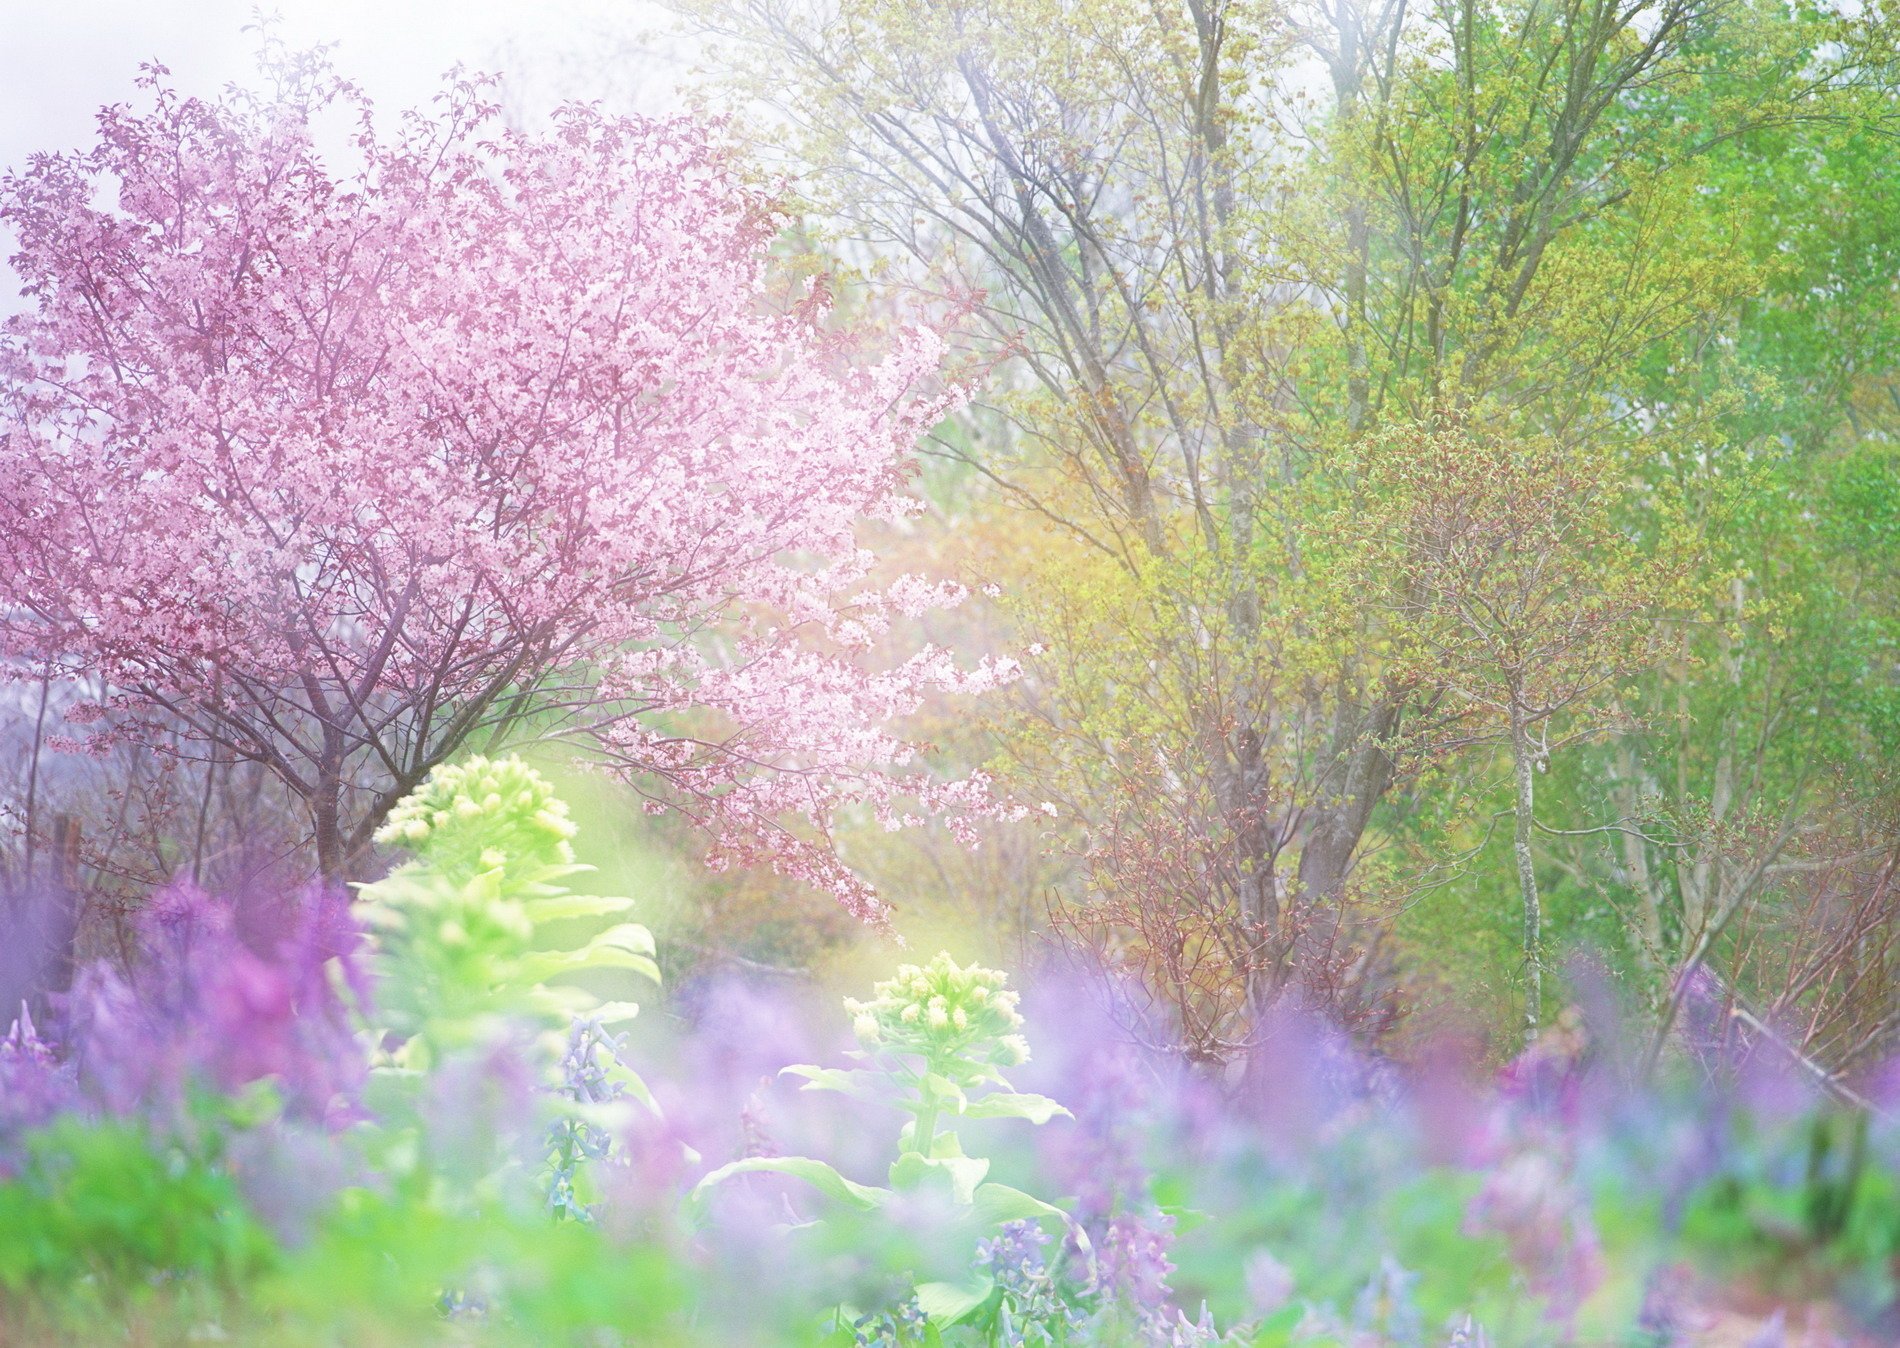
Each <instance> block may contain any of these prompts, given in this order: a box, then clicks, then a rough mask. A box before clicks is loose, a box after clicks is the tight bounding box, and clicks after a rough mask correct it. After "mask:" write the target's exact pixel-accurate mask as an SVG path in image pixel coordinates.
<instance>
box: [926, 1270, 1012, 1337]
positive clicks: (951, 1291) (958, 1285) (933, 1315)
mask: <svg viewBox="0 0 1900 1348" xmlns="http://www.w3.org/2000/svg"><path fill="white" fill-rule="evenodd" d="M995 1290H996V1280H995V1279H994V1278H992V1277H990V1276H989V1275H988V1274H987V1273H976V1274H972V1275H971V1276H970V1277H969V1278H968V1279H967V1280H965V1281H963V1282H926V1283H919V1284H918V1285H917V1306H918V1309H920V1310H921V1311H923V1313H924V1314H925V1315H927V1316H929V1317H930V1321H931V1323H932V1324H935V1325H937V1326H938V1327H940V1328H945V1329H947V1328H949V1327H950V1326H951V1325H954V1324H956V1323H957V1322H958V1321H959V1320H963V1319H967V1318H968V1317H969V1316H970V1315H971V1314H972V1313H973V1312H975V1311H977V1310H980V1309H981V1308H982V1306H983V1303H984V1302H986V1301H988V1300H989V1299H990V1295H991V1294H992V1293H993V1292H994V1291H995Z"/></svg>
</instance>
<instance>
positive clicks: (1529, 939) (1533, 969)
mask: <svg viewBox="0 0 1900 1348" xmlns="http://www.w3.org/2000/svg"><path fill="white" fill-rule="evenodd" d="M1511 766H1512V769H1513V771H1514V774H1515V776H1516V780H1517V808H1516V812H1515V813H1516V816H1517V818H1516V821H1515V826H1514V827H1513V828H1512V830H1511V834H1512V836H1511V850H1512V851H1513V852H1514V853H1516V855H1517V887H1518V891H1519V893H1520V894H1521V895H1522V896H1523V899H1524V1037H1525V1038H1526V1039H1527V1040H1529V1039H1532V1038H1535V1037H1536V1034H1537V1025H1538V1020H1539V1018H1540V1014H1541V1012H1542V1010H1543V1001H1544V954H1543V922H1544V913H1543V905H1542V903H1541V901H1540V900H1539V898H1538V894H1537V866H1536V864H1535V861H1534V860H1533V858H1532V856H1531V830H1532V829H1533V828H1534V827H1535V825H1536V815H1535V814H1534V812H1533V810H1534V806H1535V792H1536V779H1535V778H1534V777H1533V776H1532V773H1533V772H1534V771H1535V763H1534V757H1533V754H1532V752H1531V735H1530V723H1529V722H1528V721H1527V720H1526V719H1525V716H1524V708H1523V707H1522V706H1521V705H1520V704H1519V703H1518V701H1517V699H1516V698H1512V699H1511Z"/></svg>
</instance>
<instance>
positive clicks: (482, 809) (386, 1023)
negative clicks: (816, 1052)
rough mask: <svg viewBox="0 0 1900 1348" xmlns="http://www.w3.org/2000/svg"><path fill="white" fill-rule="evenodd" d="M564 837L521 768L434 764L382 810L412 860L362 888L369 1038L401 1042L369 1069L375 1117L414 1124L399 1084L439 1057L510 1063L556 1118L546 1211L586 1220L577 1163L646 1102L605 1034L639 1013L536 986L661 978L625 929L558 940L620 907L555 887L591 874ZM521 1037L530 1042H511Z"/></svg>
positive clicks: (544, 785) (417, 1077)
mask: <svg viewBox="0 0 1900 1348" xmlns="http://www.w3.org/2000/svg"><path fill="white" fill-rule="evenodd" d="M574 832H575V828H574V824H573V822H572V821H571V820H570V819H569V818H568V813H567V806H566V804H565V803H564V802H563V801H561V800H560V799H559V798H558V797H556V796H555V794H554V789H553V787H552V786H551V785H549V783H548V782H547V780H546V779H545V778H543V777H542V776H541V775H540V774H539V773H537V772H536V771H534V769H532V768H530V767H529V766H528V765H527V764H525V763H523V762H522V761H521V760H520V759H519V758H515V757H509V758H504V759H496V760H490V759H487V758H483V757H480V756H475V757H471V758H469V759H467V760H466V761H464V762H462V763H460V764H455V765H449V766H444V767H441V768H437V769H436V770H435V772H433V773H432V774H431V775H430V777H429V779H428V781H427V782H425V783H424V784H423V786H422V787H421V788H420V789H419V790H417V791H416V792H415V793H414V794H412V795H410V796H409V797H407V798H406V799H404V800H403V801H402V802H401V803H400V804H398V805H397V806H396V807H395V809H394V810H392V811H391V813H390V817H389V820H388V822H387V823H386V824H385V825H384V826H383V829H382V830H381V832H380V833H379V834H378V835H377V836H378V841H380V842H382V843H384V844H386V845H391V846H399V847H402V848H404V849H406V850H408V851H409V852H411V853H412V860H410V861H408V862H406V863H404V864H403V865H401V866H399V867H397V868H396V869H395V870H394V871H392V872H391V873H390V874H389V875H388V877H386V878H385V879H383V880H380V881H377V882H376V883H374V884H369V885H364V886H361V893H362V896H363V899H364V901H365V905H364V906H365V916H366V920H367V921H368V923H369V925H370V928H371V930H372V931H373V932H374V933H375V934H376V964H375V967H376V970H377V973H378V976H379V987H380V990H381V998H380V1016H379V1023H378V1025H377V1027H376V1028H377V1029H378V1030H379V1031H380V1032H381V1037H382V1038H383V1039H384V1040H385V1041H389V1040H391V1039H395V1040H399V1041H400V1042H398V1043H395V1044H394V1046H393V1047H391V1048H389V1050H388V1053H387V1061H386V1062H385V1063H384V1064H383V1069H382V1072H381V1073H380V1074H379V1075H380V1079H381V1080H382V1081H383V1082H385V1083H387V1084H389V1085H391V1086H393V1087H394V1089H392V1090H388V1091H385V1092H383V1099H384V1101H385V1105H386V1109H387V1111H388V1115H389V1117H390V1118H391V1119H392V1120H395V1121H397V1122H398V1123H408V1124H418V1123H419V1119H418V1116H417V1115H416V1114H415V1113H414V1111H415V1110H416V1109H417V1108H420V1106H421V1101H422V1098H423V1097H422V1096H421V1095H418V1094H417V1092H416V1091H415V1090H413V1089H411V1088H412V1087H415V1086H417V1085H419V1084H420V1082H421V1081H422V1080H423V1079H424V1078H425V1077H427V1076H428V1075H429V1074H430V1073H431V1072H432V1071H434V1070H435V1069H437V1068H439V1067H441V1066H442V1064H443V1063H444V1062H445V1061H447V1062H459V1063H461V1064H462V1065H463V1066H464V1067H466V1066H467V1064H468V1063H469V1062H470V1061H472V1060H474V1059H477V1058H479V1057H480V1056H481V1055H482V1054H484V1053H486V1054H488V1055H489V1056H490V1057H491V1058H493V1060H494V1061H498V1062H499V1061H507V1062H511V1063H516V1064H517V1065H519V1066H521V1067H522V1068H523V1069H524V1070H526V1071H527V1072H529V1073H530V1074H531V1076H534V1075H538V1077H539V1082H538V1084H539V1085H541V1086H542V1087H543V1088H544V1089H543V1090H542V1092H541V1093H540V1098H539V1100H538V1103H539V1104H540V1105H541V1106H542V1107H543V1108H545V1109H548V1110H551V1111H553V1112H554V1113H555V1114H556V1116H557V1117H556V1118H555V1120H554V1121H553V1122H552V1123H551V1124H550V1125H549V1128H548V1132H547V1136H546V1141H547V1148H546V1153H547V1154H546V1167H545V1170H546V1173H545V1176H544V1179H545V1190H546V1198H547V1204H548V1207H549V1208H550V1209H551V1210H552V1211H553V1212H554V1214H555V1215H556V1216H559V1217H563V1218H572V1219H578V1220H586V1219H588V1217H589V1216H590V1214H591V1206H592V1200H593V1198H594V1196H595V1192H596V1189H597V1187H598V1186H597V1184H596V1182H595V1176H594V1174H593V1172H592V1168H591V1167H592V1166H594V1165H597V1164H599V1163H603V1162H604V1161H605V1160H606V1158H607V1156H608V1153H609V1152H610V1150H611V1147H612V1138H613V1131H614V1127H615V1124H616V1123H617V1122H619V1121H620V1116H621V1115H622V1114H624V1112H625V1109H626V1098H627V1097H631V1098H632V1100H634V1101H637V1102H639V1103H641V1104H643V1105H644V1106H646V1107H648V1108H652V1106H653V1100H652V1096H651V1095H650V1093H649V1092H648V1091H647V1088H646V1086H645V1083H644V1082H642V1081H641V1079H640V1077H639V1076H638V1075H637V1074H636V1073H634V1072H633V1071H632V1070H631V1069H629V1068H628V1067H627V1066H626V1064H625V1063H624V1062H623V1061H622V1060H621V1058H620V1055H619V1051H618V1049H619V1043H618V1040H617V1039H616V1038H615V1037H614V1036H612V1035H610V1034H609V1033H607V1031H606V1029H605V1026H607V1025H609V1024H612V1023H615V1022H618V1021H625V1020H628V1019H631V1017H632V1016H633V1015H634V1013H635V1012H636V1011H637V1010H638V1007H637V1006H636V1005H635V1004H633V1003H632V1002H628V1001H603V1000H602V999H601V998H600V997H598V996H596V995H595V994H593V993H591V992H589V991H587V990H586V989H584V988H580V987H574V986H565V985H560V984H554V983H550V981H549V980H551V979H558V978H562V977H564V976H569V975H574V974H591V973H599V972H601V971H626V972H632V973H636V974H639V975H641V976H643V977H646V978H648V979H651V980H652V981H653V982H655V983H658V982H659V977H660V974H659V968H658V966H657V965H656V964H655V963H654V961H653V938H652V935H651V934H650V933H649V932H648V931H647V929H646V928H645V927H643V926H641V925H640V924H638V923H634V922H620V923H616V924H614V925H612V926H610V927H608V928H607V929H606V930H605V931H601V932H598V933H597V934H596V935H594V936H592V937H591V938H589V939H587V940H585V941H584V942H581V943H579V944H573V943H571V942H563V940H562V939H560V937H559V934H558V933H559V926H558V924H563V923H567V922H570V921H572V920H575V919H588V918H608V917H617V916H619V915H621V914H623V913H625V912H626V911H627V910H628V909H629V908H630V907H632V905H633V900H632V899H630V898H626V897H622V896H609V895H594V894H576V893H573V892H572V891H571V890H569V888H568V887H567V885H566V883H565V882H566V881H567V880H568V879H570V878H571V877H573V876H576V875H580V874H583V873H586V872H589V871H591V870H592V869H593V868H592V867H591V866H587V865H584V864H581V863H579V862H577V861H575V859H574V849H573V846H572V844H571V839H572V838H573V836H574ZM564 1031H565V1033H566V1040H565V1046H564V1047H559V1045H561V1043H562V1040H561V1037H560V1036H561V1034H562V1033H563V1032H564ZM523 1035H529V1036H531V1037H532V1038H533V1039H534V1041H535V1042H533V1043H532V1044H525V1043H516V1042H514V1041H517V1040H519V1039H520V1038H521V1037H522V1036H523ZM495 1054H500V1055H501V1056H500V1057H498V1058H497V1057H494V1055H495ZM424 1131H426V1129H425V1130H424ZM460 1159H461V1160H463V1161H466V1160H467V1159H468V1158H466V1157H464V1158H460Z"/></svg>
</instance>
